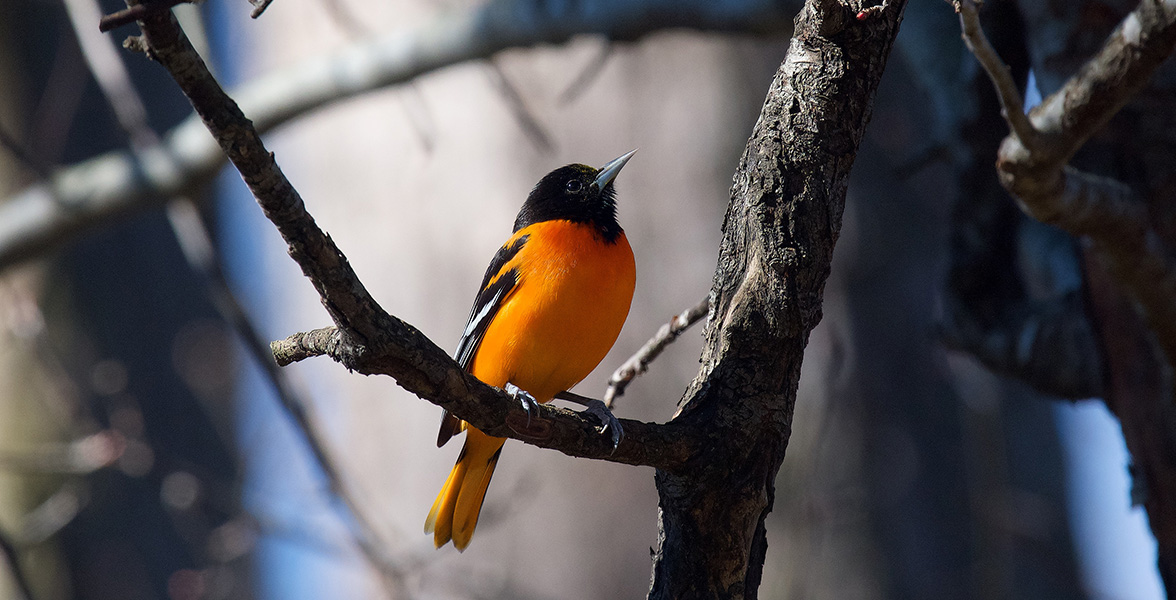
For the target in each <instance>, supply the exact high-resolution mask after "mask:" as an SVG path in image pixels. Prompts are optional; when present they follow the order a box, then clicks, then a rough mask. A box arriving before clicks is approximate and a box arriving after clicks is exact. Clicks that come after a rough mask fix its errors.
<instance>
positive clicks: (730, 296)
mask: <svg viewBox="0 0 1176 600" xmlns="http://www.w3.org/2000/svg"><path fill="white" fill-rule="evenodd" d="M904 5H905V3H903V2H892V3H889V4H888V5H885V7H884V8H881V9H875V10H871V11H869V12H862V11H863V10H864V7H860V6H858V7H855V9H854V10H847V9H848V8H849V7H847V6H844V5H839V4H837V3H835V2H829V1H826V2H820V1H810V2H808V3H806V5H805V7H804V9H803V10H802V11H801V13H800V15H799V16H798V17H797V20H796V27H795V35H794V37H793V39H792V44H791V46H790V48H789V50H788V56H787V58H786V59H785V61H784V63H783V64H782V65H781V66H780V69H779V70H778V71H777V73H776V77H775V79H774V80H773V82H772V86H771V89H770V90H769V91H768V97H767V100H766V101H765V103H764V107H763V109H762V111H761V113H760V118H759V122H758V123H757V124H756V126H755V129H754V130H753V132H752V135H751V139H750V140H749V141H748V144H747V148H746V150H745V151H744V153H743V158H742V159H741V160H740V163H739V167H738V170H737V171H736V174H735V181H734V185H733V186H732V189H731V201H730V204H729V205H728V208H727V215H726V218H725V220H724V224H723V241H722V245H721V246H720V249H719V260H718V268H717V269H716V271H715V279H714V284H713V287H712V289H711V314H710V316H709V319H708V321H707V326H706V330H705V333H704V336H705V346H704V350H703V355H702V368H701V370H700V372H699V374H698V376H697V377H696V378H695V380H694V382H693V383H692V384H691V385H690V388H689V389H688V390H687V392H686V394H685V396H684V400H683V405H682V408H681V410H680V411H679V413H678V415H676V416H675V418H674V421H676V422H677V421H685V422H687V423H689V424H691V425H692V426H694V427H697V428H698V429H700V430H702V431H704V432H705V438H706V441H705V443H704V444H705V446H704V447H705V448H706V451H705V453H704V454H702V455H701V456H699V457H696V458H695V460H694V461H693V464H692V465H691V468H689V469H683V470H680V471H679V472H675V473H670V472H667V471H664V470H659V471H658V472H657V476H656V481H657V490H658V495H659V497H660V503H659V507H660V532H659V539H658V542H659V548H658V551H657V553H656V555H655V559H654V574H653V589H652V591H651V593H650V597H651V598H696V597H722V598H754V597H756V590H757V588H758V586H759V583H760V577H761V574H762V567H763V561H764V554H765V552H766V550H767V537H766V531H765V528H764V519H765V518H766V517H767V515H768V513H769V512H770V511H771V509H772V500H773V497H774V495H775V490H774V482H775V478H776V473H777V471H778V470H779V468H780V464H781V462H782V461H783V460H784V452H785V450H786V448H787V446H788V438H789V436H790V434H791V430H792V414H793V408H794V405H795V401H796V389H797V384H798V380H799V376H800V365H801V360H802V358H803V355H804V348H805V345H806V344H807V343H808V336H809V332H811V331H812V329H813V327H815V326H816V325H817V323H818V322H819V321H820V319H821V300H822V296H823V293H824V286H825V280H826V278H827V276H828V274H829V268H830V263H831V261H832V257H833V246H834V244H835V243H836V241H837V237H838V234H839V233H840V230H841V216H842V211H843V209H844V207H845V191H846V184H847V181H848V178H849V172H850V167H851V166H852V165H853V159H854V157H855V156H856V154H857V150H858V147H859V146H860V143H861V139H862V134H863V133H864V131H865V127H866V123H867V121H868V120H869V116H870V109H871V107H872V106H873V98H874V93H875V91H876V90H877V86H878V82H879V81H880V80H881V77H882V71H883V68H884V67H885V64H886V59H887V57H888V56H889V53H890V48H891V46H892V44H893V41H894V37H895V35H897V33H898V24H899V21H900V19H901V14H902V9H903V7H904Z"/></svg>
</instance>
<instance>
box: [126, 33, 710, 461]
mask: <svg viewBox="0 0 1176 600" xmlns="http://www.w3.org/2000/svg"><path fill="white" fill-rule="evenodd" d="M142 23H143V29H144V35H145V36H146V39H147V42H148V44H149V45H150V48H151V51H152V54H153V56H154V57H155V58H156V60H157V61H158V62H159V63H160V64H162V65H163V66H164V67H165V68H166V69H167V70H168V71H169V72H170V73H171V74H172V76H173V77H175V79H176V82H177V83H178V84H179V86H180V88H181V89H182V90H183V92H184V94H185V95H186V96H188V98H189V99H190V100H191V101H192V104H193V107H194V108H195V109H196V112H197V114H199V115H200V116H201V117H202V119H203V120H204V122H205V124H206V125H207V126H208V128H209V130H210V131H211V132H212V133H213V134H214V136H215V137H216V138H217V140H218V142H219V143H220V145H221V148H222V150H223V151H224V152H225V154H226V155H227V156H228V157H229V160H230V161H232V163H233V165H234V166H235V167H237V169H238V171H240V173H241V175H242V178H243V179H244V180H245V183H246V184H247V185H248V186H249V188H250V190H251V191H252V192H253V194H254V196H255V197H256V198H257V201H258V204H260V205H261V208H262V210H263V211H264V212H265V214H266V216H267V217H268V218H269V219H270V220H271V221H272V222H273V223H274V225H275V226H276V227H277V228H278V231H279V233H281V235H282V237H283V238H284V239H285V240H286V242H287V244H288V245H289V248H290V255H291V257H292V258H294V260H295V261H296V262H297V263H298V264H299V266H301V267H302V270H303V273H305V274H306V275H307V277H308V278H309V279H310V280H311V283H312V284H313V285H314V286H315V288H316V289H317V290H318V292H319V295H320V296H321V297H322V299H323V306H324V307H325V308H326V309H327V312H328V313H329V314H330V315H331V318H332V320H334V321H335V323H336V325H337V326H338V328H339V334H338V335H339V336H341V338H340V339H341V343H340V344H338V346H337V347H336V352H335V353H332V354H331V356H332V358H335V359H336V360H338V361H339V362H341V363H343V364H344V365H345V366H347V367H348V368H351V369H353V370H356V371H359V372H361V373H365V374H376V373H380V374H386V375H391V376H393V377H394V378H396V380H397V383H399V384H400V385H401V386H403V387H405V388H406V389H408V390H409V391H411V392H413V393H415V394H417V395H419V396H421V397H423V398H426V399H428V400H430V401H431V402H433V403H434V404H437V405H439V406H442V407H443V408H446V409H448V410H450V411H451V412H453V413H454V414H456V415H459V416H461V417H462V418H463V419H465V420H466V421H469V422H470V423H472V424H473V425H474V426H476V427H478V428H479V429H482V430H483V431H485V432H486V433H487V434H489V435H495V436H501V437H512V438H516V439H521V440H523V441H525V442H528V443H531V444H535V445H539V446H545V447H553V448H556V449H559V450H560V451H563V452H565V453H568V454H572V455H574V456H583V457H589V458H609V459H611V460H614V461H617V462H625V463H631V464H645V465H652V466H658V467H662V468H668V469H673V468H677V467H680V466H681V465H682V464H683V462H684V461H685V460H686V458H687V457H688V456H689V455H690V454H691V453H692V452H693V445H692V436H691V435H690V434H689V433H688V431H687V430H686V428H684V427H680V426H673V425H650V424H646V423H640V422H630V423H629V424H625V430H626V432H628V433H629V435H628V436H627V437H626V439H625V441H624V443H622V444H621V446H620V448H618V449H617V450H616V452H615V453H614V452H613V451H612V448H611V442H610V440H608V439H606V436H600V435H597V433H596V431H595V422H594V420H592V419H588V418H585V417H582V416H579V415H577V414H576V413H571V412H569V411H566V410H562V409H558V408H554V407H546V406H545V407H541V410H540V411H539V414H538V418H537V419H531V418H529V415H527V414H526V412H525V411H524V410H523V409H522V408H521V407H520V406H518V404H517V403H516V402H514V401H513V400H512V399H511V398H510V396H509V395H507V394H506V393H505V392H503V391H501V390H498V389H496V388H491V387H490V386H487V385H485V384H483V383H481V382H480V381H478V380H477V379H475V378H474V377H473V376H472V375H470V374H468V373H466V372H464V371H463V370H462V369H460V368H459V367H458V365H457V363H455V362H453V360H452V359H450V358H449V356H448V355H447V354H446V353H445V352H444V351H442V350H441V349H440V348H438V347H437V346H436V344H434V343H432V342H431V341H430V340H429V339H428V338H426V337H425V336H424V335H423V334H421V333H420V331H418V330H417V329H415V328H413V327H412V326H410V325H408V324H407V323H404V322H403V321H400V320H399V319H397V318H395V317H393V316H391V315H389V314H388V313H386V312H384V310H383V309H382V308H381V307H380V306H379V304H377V303H376V301H375V300H374V299H373V298H372V297H371V295H370V294H369V293H368V291H367V290H366V289H365V288H364V286H363V284H362V283H361V282H360V281H359V279H358V278H357V277H356V275H355V272H354V271H353V270H352V269H351V266H350V265H349V264H348V262H347V259H346V257H344V256H343V254H342V253H341V252H340V251H339V249H338V248H337V247H336V246H335V244H334V242H333V241H332V240H331V239H330V237H328V236H327V235H326V234H325V233H323V231H322V230H320V229H319V228H318V226H317V225H316V224H315V222H314V219H313V218H312V217H311V216H310V215H309V214H307V212H306V209H305V206H304V205H303V203H302V199H301V197H300V196H299V195H298V192H297V191H296V190H295V189H294V188H293V186H292V185H291V184H290V182H289V181H288V180H287V179H286V177H285V175H284V174H283V173H282V172H281V169H280V168H279V167H278V166H277V164H276V163H275V162H274V159H273V155H272V154H271V153H270V152H269V151H268V150H266V149H265V146H264V145H263V144H262V143H261V139H260V138H259V137H258V134H257V131H256V130H255V129H254V128H253V127H252V126H251V124H250V122H249V120H248V119H246V118H245V116H244V115H243V114H242V113H241V110H240V108H239V107H238V106H237V104H236V103H235V102H234V101H233V100H232V99H231V98H230V97H229V96H228V95H226V94H225V93H224V91H223V90H222V89H221V88H220V86H219V84H217V82H216V80H215V79H214V78H213V77H212V75H211V74H210V73H209V72H208V69H207V67H205V65H204V62H203V60H201V59H200V57H199V55H197V54H196V52H195V50H193V49H192V46H191V44H190V43H188V40H187V38H186V37H185V36H184V34H183V32H182V30H181V29H180V28H179V26H178V24H177V23H176V22H175V20H174V18H172V17H171V15H170V14H161V15H151V16H150V17H148V18H147V19H146V20H144V21H143V22H142ZM528 422H530V425H531V426H530V427H528V425H527V423H528Z"/></svg>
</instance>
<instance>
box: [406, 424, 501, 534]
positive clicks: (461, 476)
mask: <svg viewBox="0 0 1176 600" xmlns="http://www.w3.org/2000/svg"><path fill="white" fill-rule="evenodd" d="M465 430H466V440H465V445H464V446H462V448H461V454H460V455H458V457H457V464H455V465H453V470H452V471H450V473H449V479H447V480H446V481H445V485H444V487H442V488H441V493H440V494H437V501H436V502H434V503H433V508H431V509H430V510H429V516H428V518H426V519H425V533H432V534H433V543H434V544H435V545H436V546H437V547H438V548H440V547H441V546H443V545H444V544H445V542H448V541H449V540H451V539H452V540H453V546H454V547H455V548H457V549H458V550H465V549H466V546H469V545H470V538H471V537H473V536H474V528H475V527H477V526H478V514H479V513H480V512H482V501H483V500H485V499H486V488H487V487H489V486H490V477H491V476H492V475H494V466H495V465H497V464H498V456H499V454H501V453H502V444H503V443H505V442H506V438H496V437H490V436H488V435H486V434H484V433H482V432H481V431H478V430H477V429H474V428H473V427H470V426H468V425H467V426H466V428H465Z"/></svg>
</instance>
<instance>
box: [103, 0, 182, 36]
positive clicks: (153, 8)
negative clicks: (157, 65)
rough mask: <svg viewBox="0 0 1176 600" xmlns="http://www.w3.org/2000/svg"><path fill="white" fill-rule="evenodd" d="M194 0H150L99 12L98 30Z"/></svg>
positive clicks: (118, 25)
mask: <svg viewBox="0 0 1176 600" xmlns="http://www.w3.org/2000/svg"><path fill="white" fill-rule="evenodd" d="M193 1H195V0H150V1H149V2H144V3H142V4H136V5H135V6H128V7H127V8H124V9H122V10H120V11H118V12H116V13H111V14H109V15H105V16H101V13H99V15H100V16H101V18H100V19H99V20H98V31H100V32H102V33H106V32H107V31H110V30H111V29H114V28H116V27H122V26H123V25H129V24H131V23H134V22H135V21H138V20H139V19H142V18H143V17H145V16H147V15H149V14H151V13H155V12H160V11H164V10H168V9H170V8H171V7H173V6H175V5H177V4H185V3H188V2H193ZM91 22H92V21H91ZM88 28H89V27H87V29H88Z"/></svg>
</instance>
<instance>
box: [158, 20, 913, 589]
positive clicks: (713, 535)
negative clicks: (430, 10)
mask: <svg viewBox="0 0 1176 600" xmlns="http://www.w3.org/2000/svg"><path fill="white" fill-rule="evenodd" d="M904 6H905V2H904V1H902V0H894V1H891V2H887V3H884V4H882V5H879V6H872V7H867V6H863V2H861V1H860V0H849V1H847V2H839V1H837V0H810V1H809V2H808V3H807V4H806V5H805V7H804V9H803V10H802V12H801V14H800V16H798V17H797V20H796V35H795V37H794V39H793V41H792V45H791V47H790V49H789V52H788V56H787V58H786V59H785V61H784V63H783V64H782V65H781V67H780V69H779V71H778V73H777V76H776V78H775V81H774V82H773V84H772V87H771V89H770V90H769V93H768V98H767V101H766V102H765V104H764V108H763V111H762V114H761V117H760V120H759V123H758V124H757V125H756V127H755V129H754V131H753V133H752V136H751V140H750V141H749V143H748V146H747V149H746V151H745V153H744V156H743V159H742V160H741V162H740V166H739V169H738V171H737V173H736V176H735V185H734V186H733V188H732V194H731V203H730V205H729V208H728V212H727V216H726V219H725V222H724V240H723V243H722V246H721V248H720V253H719V261H718V268H717V270H716V273H715V279H714V285H713V288H712V292H711V307H712V308H711V313H710V319H709V322H708V325H707V329H706V333H705V337H706V347H705V350H704V352H703V357H702V363H703V367H702V369H701V371H700V373H699V375H698V376H697V377H696V378H695V380H694V382H693V383H692V384H691V386H690V388H689V389H688V390H687V392H686V395H685V397H684V403H683V406H682V409H681V410H680V411H679V413H678V414H677V415H675V417H674V418H673V419H672V420H671V421H670V422H669V423H667V424H664V425H656V424H648V423H640V422H635V421H629V420H622V422H623V424H624V428H625V432H626V436H625V439H624V441H623V442H622V443H621V445H620V447H619V448H617V449H616V451H615V453H611V454H610V448H609V447H608V442H607V440H606V437H607V436H601V435H598V434H597V433H596V431H595V429H594V427H593V423H592V422H591V421H590V420H588V419H585V418H583V417H580V416H578V415H574V414H571V413H569V412H568V411H565V410H561V409H558V408H554V407H550V406H543V407H541V409H540V410H539V411H538V415H537V418H530V419H529V418H528V416H527V415H526V414H525V413H523V411H522V409H521V408H520V407H519V406H518V405H517V404H516V403H515V402H514V401H513V400H511V399H510V398H509V397H508V396H507V395H505V393H503V392H502V391H501V390H496V389H494V388H490V387H488V386H486V385H484V384H481V383H480V382H478V381H477V380H475V379H473V378H472V377H471V376H469V375H468V374H467V373H464V372H463V371H461V369H460V368H458V367H457V365H456V363H454V362H453V361H452V360H450V359H449V358H448V357H447V356H446V354H445V353H444V352H443V351H441V349H440V348H438V347H437V346H436V345H435V344H433V343H432V342H431V341H429V340H428V339H427V338H425V337H424V336H423V335H422V334H421V333H420V332H419V331H417V330H416V329H414V328H412V327H411V326H410V325H408V324H406V323H404V322H402V321H400V320H399V319H396V318H395V317H393V316H392V315H389V314H387V313H386V312H385V311H384V310H383V309H382V308H380V306H379V305H378V304H377V303H376V302H375V300H374V299H372V298H371V296H370V294H368V293H367V291H366V290H365V289H364V287H363V285H362V283H360V282H359V280H358V278H357V277H356V276H355V273H354V272H353V271H352V270H351V268H350V266H349V265H348V263H347V260H346V258H345V257H344V256H343V255H342V253H341V252H339V250H338V248H337V247H336V246H335V245H334V243H333V242H332V241H331V240H330V238H329V237H328V236H327V235H326V234H325V233H323V232H322V231H321V230H320V229H319V228H318V227H317V225H315V223H314V220H313V219H312V218H311V217H310V215H309V214H307V213H306V210H305V207H304V206H303V204H302V201H301V198H299V196H298V194H297V192H296V191H295V190H294V188H293V187H292V186H291V185H290V183H289V181H287V180H286V179H285V177H284V175H282V173H281V170H280V169H279V168H278V167H277V165H276V163H275V162H274V159H273V155H272V154H270V153H269V152H268V151H267V150H266V149H265V147H264V146H263V145H262V143H261V140H260V138H259V137H258V135H257V133H256V131H254V129H253V127H252V124H251V123H249V121H248V120H247V119H245V117H244V116H243V115H242V114H241V112H240V109H238V108H237V106H236V104H235V103H234V102H233V101H232V99H231V98H229V97H228V96H227V95H226V94H225V93H224V92H223V90H221V89H220V87H219V85H217V83H216V81H215V80H214V79H213V78H212V76H211V75H210V74H209V73H208V72H207V69H206V68H205V67H204V64H203V62H202V61H201V60H200V58H199V56H198V55H196V54H195V52H194V51H193V50H192V48H191V46H190V44H189V43H188V42H187V40H186V38H185V37H184V35H183V32H182V31H181V30H180V29H179V27H178V26H177V25H176V23H175V21H174V19H173V18H172V17H171V16H170V14H167V13H163V14H157V15H151V16H149V17H146V18H145V19H144V20H143V21H140V26H141V27H142V29H143V32H144V35H145V39H146V44H147V48H148V50H149V52H150V54H151V56H152V57H153V58H155V59H156V60H158V61H159V62H160V63H161V64H163V65H164V66H165V67H166V68H167V69H168V71H169V72H171V73H172V75H173V76H174V77H175V78H176V81H177V83H178V84H179V85H180V87H181V89H183V91H184V93H185V95H187V96H188V98H189V99H190V100H191V101H192V103H193V106H194V108H195V109H196V112H197V114H199V115H200V117H201V119H202V120H203V121H204V123H205V125H206V126H207V127H208V128H209V129H210V131H211V132H212V133H213V135H214V136H215V137H216V138H217V140H218V141H219V142H220V145H221V148H222V150H223V151H224V152H225V154H226V155H227V156H228V157H229V159H230V160H231V161H232V162H233V164H234V166H236V167H237V169H238V170H239V171H240V172H241V175H242V177H243V179H244V180H245V182H246V183H247V184H248V185H249V187H250V190H251V191H253V193H254V195H255V196H256V198H257V200H258V203H259V204H260V205H261V206H262V208H263V210H264V211H265V213H266V215H267V217H269V218H270V220H271V221H273V222H274V224H275V225H276V226H277V227H278V229H279V231H280V232H281V234H282V236H283V238H284V239H285V240H286V241H287V243H288V244H289V247H290V254H291V257H292V258H294V260H295V261H297V262H298V263H299V265H300V266H301V267H302V269H303V272H304V273H305V274H306V275H307V276H308V278H310V279H311V281H312V283H313V284H314V285H315V288H316V289H317V290H318V291H319V293H320V295H321V296H322V298H323V304H324V307H325V308H326V309H327V311H328V313H329V314H330V315H331V317H332V319H333V320H334V321H335V325H336V326H335V327H332V328H327V329H320V330H316V331H313V332H309V333H306V334H298V335H295V336H291V337H290V338H289V339H287V340H285V341H283V342H278V343H275V355H276V356H278V357H279V361H283V362H287V363H288V362H291V361H293V360H300V359H303V358H306V357H309V356H315V355H324V354H326V355H329V356H331V357H332V358H334V359H336V360H338V361H339V362H341V363H342V364H344V365H345V366H347V367H348V368H350V369H353V370H356V371H359V372H361V373H365V374H376V373H379V374H386V375H391V376H392V377H394V378H395V379H396V381H397V383H399V384H400V385H401V386H403V387H405V388H406V389H408V390H409V391H411V392H413V393H416V394H417V395H419V396H421V397H423V398H426V399H428V400H429V401H431V402H433V403H435V404H438V405H440V406H443V407H445V408H447V409H449V410H450V411H452V412H453V413H454V414H456V415H458V416H460V417H462V418H463V419H466V420H467V421H469V422H471V423H473V424H474V425H475V426H477V427H479V428H481V429H483V430H485V431H486V432H487V433H491V434H493V435H501V436H505V437H512V438H516V439H520V440H523V441H525V442H528V443H532V444H535V445H539V446H544V447H551V448H555V449H558V450H561V451H563V452H566V453H568V454H572V455H575V456H584V457H591V458H605V459H609V460H614V461H618V462H626V463H630V464H643V465H650V466H654V467H656V468H657V469H658V471H657V477H656V479H657V487H658V491H659V494H660V498H661V502H660V505H661V510H660V523H661V535H660V536H659V547H658V550H657V553H656V557H655V563H654V575H653V585H652V589H651V591H650V597H652V598H693V597H720V598H753V597H755V596H756V592H757V588H758V586H759V582H760V576H761V573H762V568H763V560H764V555H765V552H766V550H767V540H766V533H765V527H764V519H765V517H766V516H767V514H768V513H769V512H770V510H771V508H772V498H773V495H774V490H773V485H774V483H773V482H774V480H775V476H776V473H777V471H778V469H779V467H780V464H781V462H782V461H783V458H784V452H785V449H786V448H787V444H788V438H789V435H790V432H791V426H792V414H793V406H794V404H795V399H796V389H797V380H798V377H799V373H800V365H801V361H802V359H803V353H804V347H805V345H806V343H807V341H808V336H809V332H810V331H811V330H812V328H813V327H814V326H815V325H816V324H817V322H818V321H819V320H820V317H821V300H822V294H823V290H824V283H825V280H826V277H827V276H828V274H829V269H830V262H831V259H832V253H833V246H834V244H835V242H836V240H837V236H838V233H839V231H840V227H841V215H842V210H843V208H844V203H845V192H846V185H847V181H848V176H849V172H850V167H851V166H852V164H853V160H854V157H855V155H856V153H857V149H858V147H859V145H860V142H861V139H862V135H863V133H864V131H865V126H866V123H867V121H868V120H869V116H870V109H871V106H872V102H873V97H874V93H875V90H876V89H877V86H878V83H879V81H880V80H881V76H882V71H883V69H884V67H885V64H886V59H887V57H888V55H889V53H890V49H891V47H892V46H893V43H894V38H895V36H896V34H897V33H898V24H899V21H900V19H901V15H902V10H903V8H904ZM528 421H530V422H528Z"/></svg>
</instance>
